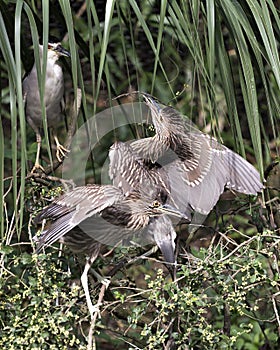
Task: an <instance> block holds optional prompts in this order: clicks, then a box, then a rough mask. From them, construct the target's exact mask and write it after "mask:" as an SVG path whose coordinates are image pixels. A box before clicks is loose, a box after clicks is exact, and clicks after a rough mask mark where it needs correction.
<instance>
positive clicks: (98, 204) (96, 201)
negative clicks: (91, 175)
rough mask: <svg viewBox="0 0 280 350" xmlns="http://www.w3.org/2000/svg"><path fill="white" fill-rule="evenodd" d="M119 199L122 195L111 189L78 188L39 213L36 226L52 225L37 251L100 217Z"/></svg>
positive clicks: (43, 234) (108, 186)
mask: <svg viewBox="0 0 280 350" xmlns="http://www.w3.org/2000/svg"><path fill="white" fill-rule="evenodd" d="M121 198H122V192H121V191H120V190H119V189H118V188H116V187H114V186H110V185H107V186H98V185H89V186H81V187H77V188H75V189H73V190H72V191H69V192H67V193H65V194H64V195H63V196H61V197H60V198H58V199H56V200H55V201H54V202H53V203H52V204H50V205H49V206H48V207H46V208H45V209H43V210H42V212H41V213H40V214H39V215H38V216H37V217H36V218H35V223H40V222H42V220H43V219H49V220H52V221H53V222H52V223H51V224H50V226H49V227H48V228H47V229H46V230H45V231H44V232H43V233H42V235H41V237H40V238H39V243H38V246H37V251H40V250H41V249H42V248H43V247H46V246H49V245H51V244H53V243H54V242H56V241H57V240H58V239H60V238H61V237H63V236H64V235H65V234H66V233H67V232H69V231H70V230H71V229H72V228H74V227H75V226H77V225H78V224H79V223H81V222H82V221H84V220H86V219H88V218H90V217H92V216H93V215H95V214H99V213H101V212H102V211H103V210H104V209H105V208H108V207H110V206H112V205H113V204H115V203H117V202H118V201H119V200H120V199H121Z"/></svg>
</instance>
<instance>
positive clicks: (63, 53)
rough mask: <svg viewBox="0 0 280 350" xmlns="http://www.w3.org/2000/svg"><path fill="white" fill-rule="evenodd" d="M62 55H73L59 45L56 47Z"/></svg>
mask: <svg viewBox="0 0 280 350" xmlns="http://www.w3.org/2000/svg"><path fill="white" fill-rule="evenodd" d="M55 51H57V52H58V53H59V54H60V55H61V56H66V57H71V55H70V52H69V51H67V50H66V49H64V47H62V46H61V45H58V46H57V47H56V49H55Z"/></svg>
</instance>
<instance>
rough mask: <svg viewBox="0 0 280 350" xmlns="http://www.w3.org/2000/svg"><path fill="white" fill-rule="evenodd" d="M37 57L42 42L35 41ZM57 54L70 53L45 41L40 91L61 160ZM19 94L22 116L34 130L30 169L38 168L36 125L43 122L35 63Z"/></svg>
mask: <svg viewBox="0 0 280 350" xmlns="http://www.w3.org/2000/svg"><path fill="white" fill-rule="evenodd" d="M39 54H40V61H41V65H42V57H43V46H42V45H39ZM61 56H67V57H70V54H69V52H68V51H67V50H65V49H64V48H63V47H62V46H61V44H60V43H55V44H51V43H49V44H48V51H47V64H46V80H45V92H44V104H45V108H46V119H47V125H48V127H52V128H54V140H55V143H56V147H57V150H56V157H57V159H58V160H59V161H60V162H61V161H62V157H64V156H65V154H66V153H67V152H68V150H67V149H65V148H64V147H63V146H62V145H61V144H60V143H59V141H58V138H57V135H56V131H55V128H56V126H57V124H58V123H59V121H60V119H61V114H62V111H63V109H64V100H63V94H64V81H63V71H62V68H61V66H60V65H59V64H58V59H59V58H60V57H61ZM23 96H24V100H25V110H26V112H25V113H26V119H27V121H28V123H29V124H30V126H31V127H32V129H33V130H34V131H35V133H36V141H37V154H36V161H35V165H34V168H33V170H35V169H37V168H41V169H43V168H42V167H41V165H40V163H39V158H40V149H41V143H42V138H41V134H40V128H41V127H42V125H43V118H42V106H41V102H40V93H39V87H38V76H37V69H36V64H35V63H34V66H33V68H32V70H31V72H30V73H29V74H28V76H27V77H26V78H25V79H24V80H23Z"/></svg>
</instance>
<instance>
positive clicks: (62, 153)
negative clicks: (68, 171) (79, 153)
mask: <svg viewBox="0 0 280 350" xmlns="http://www.w3.org/2000/svg"><path fill="white" fill-rule="evenodd" d="M53 138H54V141H55V143H56V158H57V160H58V161H59V162H60V163H62V158H65V157H66V153H69V152H70V151H69V150H68V149H67V148H65V147H64V146H62V145H61V144H60V142H59V141H58V138H57V135H54V136H53Z"/></svg>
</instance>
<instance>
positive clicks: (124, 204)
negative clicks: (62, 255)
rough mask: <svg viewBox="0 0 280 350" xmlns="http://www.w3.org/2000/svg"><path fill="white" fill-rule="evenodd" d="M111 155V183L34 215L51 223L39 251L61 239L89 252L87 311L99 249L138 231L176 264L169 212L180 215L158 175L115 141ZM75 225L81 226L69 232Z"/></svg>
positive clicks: (77, 190) (82, 191) (70, 194)
mask: <svg viewBox="0 0 280 350" xmlns="http://www.w3.org/2000/svg"><path fill="white" fill-rule="evenodd" d="M109 157H110V171H109V174H110V177H111V179H112V180H113V185H88V186H81V187H77V188H74V189H73V190H71V191H69V192H67V193H65V194H64V195H62V196H61V197H59V198H57V199H56V200H54V201H53V202H52V204H50V205H49V206H48V207H46V208H45V209H43V210H42V212H41V213H40V214H39V215H38V216H37V217H36V218H35V222H36V223H41V222H42V221H43V220H44V219H46V220H50V221H51V222H50V226H48V227H46V229H45V230H44V231H43V233H42V234H41V236H40V238H39V241H38V245H37V252H40V251H41V250H42V249H44V248H46V247H47V246H49V245H51V244H53V243H54V242H56V241H58V240H59V239H61V240H62V242H63V243H65V244H68V245H69V246H70V248H72V249H73V250H74V251H79V252H83V253H86V254H89V255H90V258H89V259H88V262H87V264H86V267H85V270H84V273H83V276H82V285H83V287H84V290H85V294H86V298H87V304H88V307H89V310H90V313H91V314H93V312H94V311H95V307H94V306H93V305H92V303H91V300H90V296H89V290H88V281H87V272H88V270H89V268H90V266H91V264H92V262H93V261H94V260H95V259H96V257H97V256H98V254H99V251H100V249H101V247H102V246H103V245H104V244H107V245H111V246H115V245H117V244H118V243H120V242H121V241H122V240H123V239H124V238H126V239H128V238H129V237H130V238H131V239H132V235H135V234H138V236H140V237H143V240H145V243H149V242H150V243H155V244H157V245H158V247H159V248H160V249H161V251H162V253H163V255H164V258H165V260H166V261H167V262H169V263H175V256H174V249H175V244H174V240H175V237H176V233H175V231H174V228H173V226H172V223H171V221H170V219H169V217H168V216H167V215H171V216H176V217H179V218H180V217H181V216H182V214H181V213H180V212H179V211H178V210H176V209H173V208H172V207H170V206H169V205H167V204H165V202H166V199H167V196H168V188H167V186H166V185H165V183H164V181H162V179H161V177H160V176H159V174H157V173H155V172H153V171H148V170H147V169H146V168H145V165H144V164H143V162H142V160H141V159H140V158H139V157H137V156H135V155H134V153H133V152H132V150H131V148H130V146H129V145H128V144H125V143H120V142H118V143H115V144H114V145H113V146H112V147H111V149H110V153H109ZM77 225H80V227H81V228H82V230H80V231H79V232H77V231H75V230H74V231H71V230H72V229H74V228H75V227H76V226H77ZM145 228H146V231H145V232H144V233H142V232H141V230H143V229H145ZM141 235H142V236H141ZM140 242H141V241H140ZM141 243H142V244H144V241H142V242H141Z"/></svg>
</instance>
